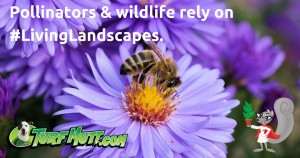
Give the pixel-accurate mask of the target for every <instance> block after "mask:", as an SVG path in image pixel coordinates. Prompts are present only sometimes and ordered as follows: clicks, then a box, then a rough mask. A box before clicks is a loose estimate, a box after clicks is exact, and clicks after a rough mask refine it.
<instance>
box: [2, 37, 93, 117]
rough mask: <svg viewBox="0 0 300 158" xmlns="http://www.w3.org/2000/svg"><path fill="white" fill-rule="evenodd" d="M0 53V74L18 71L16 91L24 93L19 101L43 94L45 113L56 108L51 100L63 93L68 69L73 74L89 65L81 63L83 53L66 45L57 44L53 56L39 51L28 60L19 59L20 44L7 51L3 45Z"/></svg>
mask: <svg viewBox="0 0 300 158" xmlns="http://www.w3.org/2000/svg"><path fill="white" fill-rule="evenodd" d="M0 50H1V51H0V52H1V53H0V73H5V72H18V73H19V74H20V75H19V77H18V80H17V82H16V86H15V89H16V91H19V90H22V91H23V93H22V96H21V97H22V98H21V99H28V98H30V97H33V96H42V95H43V96H44V111H45V112H46V113H48V112H50V110H51V108H55V107H56V105H57V104H55V102H54V99H53V97H54V96H57V95H60V94H61V93H62V88H63V87H64V86H65V82H64V79H66V78H67V77H68V75H69V69H72V70H73V72H74V73H75V74H77V73H80V74H84V73H87V72H88V63H87V62H85V60H82V59H83V58H84V57H85V55H84V53H83V52H82V51H80V49H77V50H76V49H73V48H71V47H69V46H68V45H64V46H63V45H58V44H57V45H56V53H55V55H54V56H51V55H49V54H48V53H47V51H46V50H45V49H44V48H39V49H38V50H37V51H36V52H35V53H34V54H33V55H32V56H30V57H28V58H20V54H21V53H22V46H21V43H19V42H18V43H16V46H15V48H14V49H12V50H6V49H5V47H4V46H3V47H2V48H0Z"/></svg>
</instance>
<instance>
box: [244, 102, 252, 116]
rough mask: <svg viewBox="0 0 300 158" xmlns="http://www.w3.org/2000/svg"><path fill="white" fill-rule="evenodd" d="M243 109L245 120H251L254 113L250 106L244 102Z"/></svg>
mask: <svg viewBox="0 0 300 158" xmlns="http://www.w3.org/2000/svg"><path fill="white" fill-rule="evenodd" d="M243 109H244V117H245V118H252V117H253V116H254V111H253V108H252V105H251V104H250V103H248V102H247V101H245V105H244V106H243Z"/></svg>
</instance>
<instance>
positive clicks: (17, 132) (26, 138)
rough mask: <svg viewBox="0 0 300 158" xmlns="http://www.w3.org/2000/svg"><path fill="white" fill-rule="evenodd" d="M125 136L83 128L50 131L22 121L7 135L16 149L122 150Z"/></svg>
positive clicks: (125, 139)
mask: <svg viewBox="0 0 300 158" xmlns="http://www.w3.org/2000/svg"><path fill="white" fill-rule="evenodd" d="M127 137H128V135H127V134H120V135H105V130H98V131H85V132H83V127H82V126H78V127H72V128H70V129H69V130H68V131H50V132H47V128H36V127H35V126H33V125H32V123H31V122H26V121H22V122H21V123H19V125H18V127H16V128H14V129H13V130H12V131H11V132H10V134H9V142H10V143H11V144H12V145H13V146H15V147H17V148H25V147H31V148H36V147H38V146H46V145H48V146H58V145H62V144H65V145H71V147H77V146H97V147H104V148H106V147H118V148H124V147H125V145H126V141H127Z"/></svg>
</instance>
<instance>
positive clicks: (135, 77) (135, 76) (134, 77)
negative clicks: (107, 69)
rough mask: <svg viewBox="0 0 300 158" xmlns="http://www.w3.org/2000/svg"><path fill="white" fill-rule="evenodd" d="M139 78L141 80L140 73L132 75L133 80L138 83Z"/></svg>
mask: <svg viewBox="0 0 300 158" xmlns="http://www.w3.org/2000/svg"><path fill="white" fill-rule="evenodd" d="M138 80H139V75H134V76H133V77H132V82H135V83H137V81H138Z"/></svg>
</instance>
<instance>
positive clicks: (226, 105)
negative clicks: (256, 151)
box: [55, 46, 239, 157]
mask: <svg viewBox="0 0 300 158" xmlns="http://www.w3.org/2000/svg"><path fill="white" fill-rule="evenodd" d="M120 52H121V53H120V57H119V59H118V58H113V59H112V58H108V56H106V54H105V53H104V52H103V51H102V50H101V49H98V51H97V54H96V62H97V65H94V63H93V61H92V59H91V57H90V56H89V55H87V57H88V60H89V63H90V65H91V69H92V71H93V75H94V82H92V83H87V82H85V83H83V82H80V81H78V80H77V79H75V77H73V80H67V82H68V83H70V84H71V85H72V87H68V88H64V91H65V92H66V94H65V95H61V96H58V97H56V98H55V100H56V102H57V103H59V104H62V105H63V106H64V110H61V111H58V112H56V113H55V115H63V117H64V118H65V119H66V120H67V121H68V123H65V124H62V125H60V126H58V127H56V128H55V130H66V129H67V130H68V129H69V128H70V127H73V126H77V125H83V126H84V129H85V130H86V131H89V130H99V129H103V130H106V134H108V135H112V134H124V133H127V134H128V140H127V143H126V147H125V148H100V147H92V146H85V147H77V148H75V149H72V148H70V147H65V148H63V150H62V154H63V156H69V155H70V154H71V155H72V156H73V157H84V156H97V157H107V156H108V155H109V156H111V157H120V156H121V155H122V156H124V157H180V156H183V157H226V155H225V154H226V150H227V149H226V145H225V144H224V143H228V142H231V141H233V137H232V136H231V134H232V132H233V128H234V127H235V125H236V122H235V121H234V120H233V119H230V118H227V117H226V115H227V114H229V113H230V111H231V109H232V108H234V107H235V106H237V105H238V104H239V101H237V100H227V99H225V98H226V96H227V95H228V94H227V93H226V92H224V81H223V80H221V79H218V78H219V71H218V70H209V69H205V68H202V67H201V66H200V65H197V64H196V65H190V64H191V56H190V55H184V56H183V57H182V58H180V59H179V60H176V63H177V65H178V66H179V67H178V69H179V72H178V73H179V76H180V77H181V81H182V85H181V86H180V87H179V88H178V89H177V92H178V95H179V97H178V96H177V97H173V96H176V95H175V94H174V93H175V92H174V91H173V90H171V89H168V90H166V91H161V90H159V87H160V86H159V87H157V86H156V84H152V83H156V82H155V80H156V77H147V78H146V80H145V81H144V82H143V86H141V89H137V83H136V82H132V80H131V77H124V76H121V75H120V74H119V72H120V66H121V64H122V61H124V60H125V59H126V58H128V57H129V56H130V53H129V52H128V51H127V49H126V48H125V47H124V46H121V47H120ZM76 78H77V76H76ZM91 81H92V80H91ZM167 94H168V95H167ZM150 113H151V114H150Z"/></svg>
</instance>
